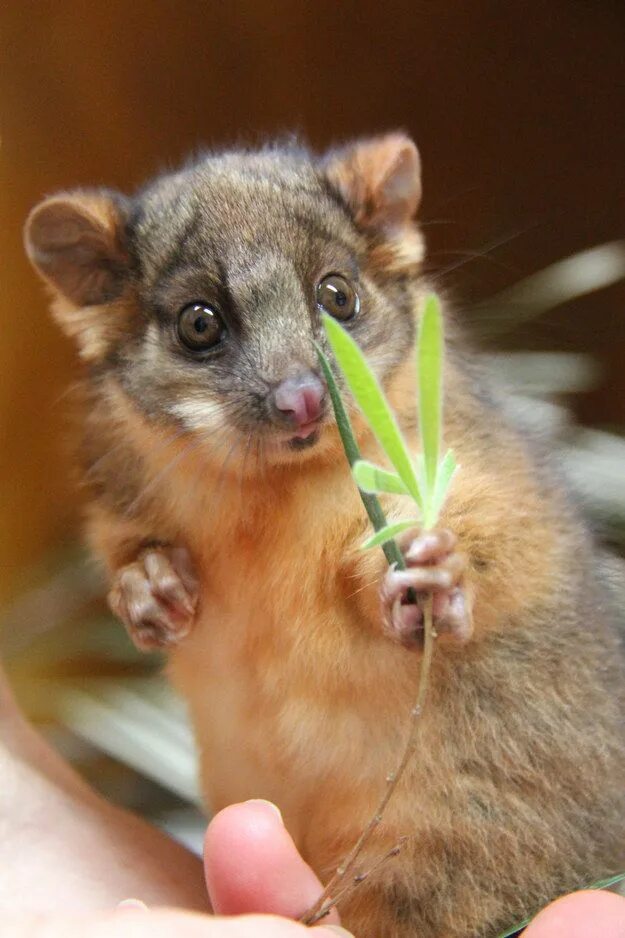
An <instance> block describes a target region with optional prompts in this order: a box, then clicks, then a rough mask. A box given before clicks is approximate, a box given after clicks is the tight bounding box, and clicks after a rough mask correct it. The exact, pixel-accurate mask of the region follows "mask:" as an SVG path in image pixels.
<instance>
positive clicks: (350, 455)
mask: <svg viewBox="0 0 625 938" xmlns="http://www.w3.org/2000/svg"><path fill="white" fill-rule="evenodd" d="M317 356H318V358H319V364H320V365H321V370H322V371H323V375H324V377H325V379H326V383H327V385H328V391H329V392H330V400H331V401H332V407H333V408H334V416H335V418H336V425H337V427H338V431H339V435H340V437H341V442H342V443H343V449H344V450H345V455H346V456H347V461H348V462H349V464H350V466H353V465H354V463H355V462H357V461H358V460H359V459H360V458H361V454H360V449H359V447H358V443H357V442H356V437H355V435H354V430H353V428H352V424H351V421H350V419H349V417H348V415H347V411H346V410H345V406H344V404H343V401H342V399H341V394H340V392H339V389H338V385H337V383H336V378H335V377H334V373H333V371H332V368H331V367H330V362H329V361H328V359H327V356H326V354H325V352H324V351H323V350H322V349H321V348H320V347H319V346H317ZM358 492H359V493H360V497H361V499H362V503H363V505H364V506H365V510H366V512H367V514H368V516H369V520H370V521H371V524H372V525H373V528H374V530H375V531H380V530H381V529H382V528H385V527H386V517H385V515H384V511H383V510H382V506H381V505H380V502H379V500H378V499H377V498H376V496H375V495H369V494H367V493H366V492H362V491H361V490H360V489H358ZM382 550H383V551H384V556H385V557H386V559H387V561H388V563H389V566H393V564H395V568H396V569H397V570H405V569H406V564H405V563H404V558H403V556H402V553H401V551H400V549H399V547H398V546H397V544H396V543H395V541H387V542H386V544H383V545H382Z"/></svg>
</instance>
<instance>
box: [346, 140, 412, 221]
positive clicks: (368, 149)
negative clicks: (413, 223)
mask: <svg viewBox="0 0 625 938" xmlns="http://www.w3.org/2000/svg"><path fill="white" fill-rule="evenodd" d="M328 177H329V178H330V180H331V182H333V183H334V184H335V185H336V186H338V188H339V189H340V191H341V192H342V193H343V196H344V197H345V199H346V200H347V202H348V204H349V205H350V206H351V208H352V211H353V212H354V215H355V217H356V220H357V221H358V222H359V223H360V224H363V225H366V226H371V227H374V228H378V227H382V228H383V227H386V226H390V227H396V226H401V225H405V224H407V223H408V222H409V221H410V219H411V218H412V217H413V215H414V214H415V212H416V211H417V208H418V207H419V202H420V200H421V162H420V159H419V153H418V151H417V148H416V146H415V145H414V143H413V142H412V140H410V138H409V137H407V136H406V135H405V134H401V133H395V134H387V135H386V136H384V137H377V138H374V139H373V140H366V141H363V142H361V143H357V144H355V146H353V147H351V148H350V149H348V150H347V151H343V152H342V153H339V154H337V156H336V157H335V158H334V159H332V160H331V161H330V163H329V166H328Z"/></svg>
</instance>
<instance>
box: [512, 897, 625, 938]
mask: <svg viewBox="0 0 625 938" xmlns="http://www.w3.org/2000/svg"><path fill="white" fill-rule="evenodd" d="M523 938H625V899H623V898H622V896H617V895H615V894H614V893H612V892H601V891H600V890H596V891H586V892H575V893H572V894H571V895H569V896H563V897H562V899H558V900H557V901H556V902H552V903H551V905H548V906H547V908H546V909H543V911H542V912H540V913H539V914H538V915H537V916H536V918H535V919H534V920H533V922H532V923H531V924H530V925H528V926H527V928H526V929H525V931H524V932H523Z"/></svg>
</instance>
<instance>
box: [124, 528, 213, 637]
mask: <svg viewBox="0 0 625 938" xmlns="http://www.w3.org/2000/svg"><path fill="white" fill-rule="evenodd" d="M197 599H198V582H197V579H196V577H195V574H194V572H193V567H192V563H191V558H190V556H189V553H188V551H187V550H186V549H185V548H184V547H168V546H163V545H154V546H150V547H146V548H145V549H144V550H142V551H141V553H140V554H139V556H138V557H137V559H136V560H135V561H134V562H133V563H129V564H127V565H126V566H123V567H120V569H118V570H117V572H116V573H115V574H114V576H113V580H112V583H111V589H110V591H109V594H108V601H109V605H110V607H111V609H112V611H113V612H114V613H115V615H116V616H117V617H118V618H119V619H121V621H122V622H123V623H124V625H125V626H126V628H127V630H128V634H129V635H130V637H131V638H132V640H133V642H134V643H135V645H136V646H137V648H139V649H140V650H141V651H149V650H151V649H154V648H165V647H168V646H171V645H174V644H177V643H178V642H179V641H181V640H182V639H183V638H185V637H186V636H187V635H188V634H189V631H190V630H191V626H192V624H193V619H194V616H195V608H196V605H197Z"/></svg>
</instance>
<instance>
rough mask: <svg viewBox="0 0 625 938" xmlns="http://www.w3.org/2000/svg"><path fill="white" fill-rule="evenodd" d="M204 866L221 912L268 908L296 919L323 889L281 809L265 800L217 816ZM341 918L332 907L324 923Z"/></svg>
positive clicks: (208, 838)
mask: <svg viewBox="0 0 625 938" xmlns="http://www.w3.org/2000/svg"><path fill="white" fill-rule="evenodd" d="M204 864H205V871H206V885H207V887H208V892H209V895H210V898H211V901H212V903H213V908H214V909H215V912H216V913H218V914H223V915H240V914H243V913H246V912H270V913H273V914H274V915H283V916H286V917H287V918H294V919H298V918H299V917H300V916H301V915H303V913H304V912H305V911H306V909H308V908H309V907H310V906H311V905H312V904H313V903H314V902H315V901H316V899H317V898H318V897H319V895H320V893H321V890H322V887H321V883H320V882H319V880H318V879H317V877H316V876H315V874H314V873H313V871H312V870H311V868H310V867H309V866H308V864H307V863H305V862H304V860H303V859H302V858H301V856H300V855H299V853H298V852H297V849H296V847H295V844H294V843H293V840H292V839H291V836H290V835H289V833H288V831H287V830H286V828H285V827H284V824H283V823H282V819H281V817H280V814H279V812H278V809H277V808H275V807H274V806H273V805H271V804H269V803H268V802H264V801H247V802H245V803H244V804H235V805H230V807H228V808H225V809H224V810H223V811H221V812H220V813H219V814H218V815H216V817H215V818H213V820H212V821H211V823H210V824H209V827H208V830H207V832H206V839H205V841H204ZM338 921H339V919H338V915H337V913H336V912H335V911H333V912H331V913H330V915H328V916H327V918H325V919H324V922H323V924H324V925H327V924H331V923H337V922H338Z"/></svg>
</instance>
